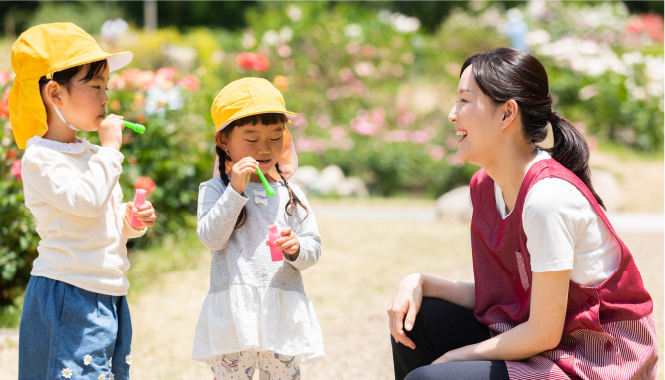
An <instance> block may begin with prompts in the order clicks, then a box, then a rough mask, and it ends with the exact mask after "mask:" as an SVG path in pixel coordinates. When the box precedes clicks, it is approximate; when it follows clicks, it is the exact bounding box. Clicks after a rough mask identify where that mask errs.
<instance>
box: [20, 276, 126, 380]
mask: <svg viewBox="0 0 665 380" xmlns="http://www.w3.org/2000/svg"><path fill="white" fill-rule="evenodd" d="M131 342H132V322H131V319H130V316H129V307H128V306H127V300H126V298H125V297H124V296H120V297H118V296H108V295H104V294H98V293H93V292H89V291H87V290H83V289H81V288H77V287H75V286H73V285H69V284H67V283H64V282H61V281H56V280H52V279H50V278H46V277H39V276H33V277H31V278H30V282H29V283H28V288H27V290H26V292H25V299H24V301H23V314H22V315H21V327H20V330H19V359H18V361H19V369H18V371H19V372H18V378H19V380H54V379H85V380H93V379H94V380H126V379H129V366H130V364H131V362H132V357H131V355H130V351H131Z"/></svg>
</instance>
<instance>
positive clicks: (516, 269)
mask: <svg viewBox="0 0 665 380" xmlns="http://www.w3.org/2000/svg"><path fill="white" fill-rule="evenodd" d="M550 177H551V178H560V179H563V180H566V181H568V182H570V183H571V184H572V185H574V186H575V187H576V188H577V189H578V190H579V191H580V192H581V193H582V194H583V195H584V196H585V197H586V199H587V200H588V201H589V203H591V205H592V206H593V208H594V210H596V213H598V216H599V217H600V218H601V219H602V220H603V222H605V224H606V225H607V227H608V228H609V230H610V231H611V232H612V234H613V235H614V237H615V238H616V239H617V241H618V242H619V244H620V245H621V263H620V265H619V268H618V269H617V270H616V271H615V272H614V273H613V274H612V275H611V276H610V277H608V278H607V279H606V280H605V281H604V282H603V283H602V284H600V285H599V286H597V287H595V288H591V287H585V286H581V285H579V284H577V283H575V282H573V281H570V284H569V291H568V306H567V311H566V320H565V324H564V329H563V336H562V337H561V343H560V344H559V345H558V346H557V347H556V348H554V349H553V350H549V351H545V352H542V353H540V354H538V355H536V356H533V357H531V358H528V359H526V360H522V361H506V365H507V367H508V373H509V375H510V379H511V380H517V379H530V380H531V379H565V380H567V379H594V380H596V379H597V380H612V379H617V380H618V379H621V380H623V379H655V378H656V371H657V369H656V362H657V360H658V346H657V339H656V327H655V323H654V318H653V303H652V301H651V297H650V296H649V293H647V291H646V290H645V289H644V286H643V283H642V277H641V276H640V272H639V271H638V270H637V267H636V266H635V262H634V261H633V257H632V255H631V254H630V251H628V248H627V247H626V246H625V245H624V243H623V242H622V241H621V239H619V237H618V236H617V234H616V232H615V231H614V229H613V228H612V226H611V225H610V223H609V221H608V220H607V217H606V216H605V213H604V212H603V210H602V209H601V208H600V206H599V205H598V202H596V200H595V199H594V197H593V195H592V194H591V192H590V191H589V189H588V188H587V187H586V185H584V183H583V182H582V181H581V180H580V179H579V178H578V177H577V176H576V175H575V174H573V173H572V172H570V171H569V170H568V169H566V168H565V167H563V166H562V165H561V164H559V163H558V162H556V161H555V160H553V159H548V160H543V161H538V162H536V163H535V164H533V166H531V168H530V169H529V171H528V172H527V174H526V176H525V177H524V181H523V182H522V186H521V188H520V191H519V195H518V196H517V202H516V204H515V209H514V210H513V212H512V213H511V214H510V215H508V217H506V218H505V219H502V218H501V215H500V214H499V212H498V211H497V209H496V202H495V199H494V181H493V180H492V178H490V177H489V176H488V175H487V173H485V171H484V170H480V171H479V172H478V173H476V175H474V177H473V179H472V180H471V201H472V203H473V217H472V220H471V247H472V252H473V271H474V277H475V283H476V310H475V311H474V313H475V315H476V318H477V319H478V321H480V322H481V323H483V324H485V325H486V326H488V327H489V328H490V330H491V331H492V333H493V334H494V335H497V334H501V333H503V332H506V331H508V330H510V329H511V328H513V327H515V326H517V325H519V324H522V323H524V322H526V321H527V320H528V318H529V305H530V297H531V260H530V255H529V251H528V249H527V247H526V242H527V238H526V235H525V233H524V230H523V228H522V209H523V207H524V200H525V198H526V195H527V193H528V192H529V191H530V190H531V188H532V187H533V185H535V184H536V183H537V182H538V181H540V180H541V179H544V178H550Z"/></svg>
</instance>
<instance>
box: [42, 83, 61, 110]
mask: <svg viewBox="0 0 665 380" xmlns="http://www.w3.org/2000/svg"><path fill="white" fill-rule="evenodd" d="M63 90H64V88H63V87H62V86H61V85H60V84H59V83H57V82H55V81H50V82H48V83H47V84H46V86H44V91H43V92H42V95H43V96H44V97H45V100H47V101H48V102H49V103H51V104H52V105H53V106H54V107H58V108H61V107H62V105H63V101H62V92H63Z"/></svg>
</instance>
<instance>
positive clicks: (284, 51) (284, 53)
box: [277, 44, 291, 58]
mask: <svg viewBox="0 0 665 380" xmlns="http://www.w3.org/2000/svg"><path fill="white" fill-rule="evenodd" d="M277 54H278V55H279V56H280V57H282V58H286V57H288V56H290V55H291V47H290V46H289V45H286V44H284V45H279V46H278V47H277Z"/></svg>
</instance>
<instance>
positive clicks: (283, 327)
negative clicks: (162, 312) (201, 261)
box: [192, 178, 325, 364]
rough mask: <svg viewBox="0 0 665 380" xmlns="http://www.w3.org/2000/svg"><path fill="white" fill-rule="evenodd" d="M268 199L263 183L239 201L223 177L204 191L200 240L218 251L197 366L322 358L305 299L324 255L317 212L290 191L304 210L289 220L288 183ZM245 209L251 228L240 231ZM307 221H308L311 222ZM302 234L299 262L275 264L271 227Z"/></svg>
mask: <svg viewBox="0 0 665 380" xmlns="http://www.w3.org/2000/svg"><path fill="white" fill-rule="evenodd" d="M271 185H272V187H273V189H274V190H275V195H274V196H273V197H268V196H267V194H266V191H265V188H264V187H263V185H262V184H257V183H252V182H250V183H249V184H248V185H247V188H246V190H245V192H244V193H243V194H242V195H240V194H238V193H237V192H236V191H235V190H233V188H232V187H231V186H229V187H228V188H227V187H225V186H224V184H223V183H222V181H221V180H220V179H219V178H213V179H212V180H210V181H208V182H204V183H202V184H201V186H200V189H199V205H198V228H197V232H198V236H199V239H200V240H201V242H202V243H203V245H205V246H206V247H207V248H209V249H210V250H211V251H212V266H211V270H210V290H209V292H208V295H207V296H206V299H205V301H204V303H203V307H202V308H201V315H200V316H199V321H198V323H197V325H196V333H195V336H194V348H193V351H192V359H194V360H198V361H202V362H205V363H208V364H210V363H211V360H212V357H214V356H217V355H223V354H229V353H234V352H239V351H244V350H248V349H254V350H256V351H268V350H272V351H275V352H277V353H279V354H282V355H289V356H296V355H299V356H300V357H301V359H302V360H303V361H310V360H313V359H318V358H322V357H323V356H324V355H325V354H324V352H323V338H322V336H321V328H320V326H319V322H318V320H317V318H316V313H315V312H314V307H313V305H312V303H311V302H310V300H309V299H308V298H307V296H306V295H305V290H304V286H303V281H302V275H301V274H300V271H301V270H304V269H307V268H309V267H311V266H312V265H314V264H316V262H317V261H318V259H319V257H320V256H321V236H320V235H319V231H318V228H317V225H316V220H315V218H314V213H313V212H312V209H311V207H309V204H308V203H307V199H306V198H305V195H304V194H303V193H302V191H301V190H300V189H299V188H298V187H297V186H296V185H293V184H289V186H290V187H291V189H292V190H293V192H294V193H295V194H296V195H297V196H298V198H299V199H300V200H301V201H302V202H303V204H305V206H306V207H307V210H305V209H303V208H301V207H298V209H297V213H294V215H292V216H290V215H288V214H287V213H286V211H285V206H286V204H287V202H288V200H289V193H288V189H287V188H286V186H285V185H284V183H283V182H281V181H280V182H278V183H273V184H271ZM243 207H246V209H247V219H246V221H245V224H244V225H243V226H242V227H240V228H238V229H234V226H235V224H236V220H237V219H238V215H239V214H240V211H241V210H242V208H243ZM307 213H308V216H307V217H306V218H305V215H307ZM270 224H276V225H277V226H278V228H279V230H280V231H281V230H282V229H283V228H285V227H291V229H292V230H293V231H294V232H295V233H296V235H298V241H299V243H300V255H299V256H298V258H297V259H296V260H295V261H289V260H288V259H286V258H284V260H283V261H278V262H273V261H272V260H271V257H270V248H269V247H267V246H266V245H265V241H266V240H267V238H268V225H270Z"/></svg>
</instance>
